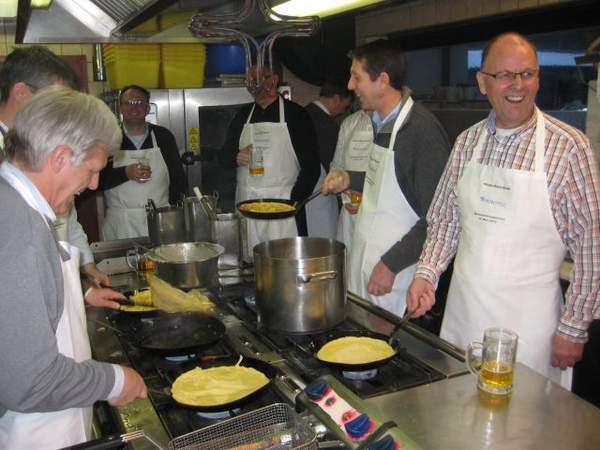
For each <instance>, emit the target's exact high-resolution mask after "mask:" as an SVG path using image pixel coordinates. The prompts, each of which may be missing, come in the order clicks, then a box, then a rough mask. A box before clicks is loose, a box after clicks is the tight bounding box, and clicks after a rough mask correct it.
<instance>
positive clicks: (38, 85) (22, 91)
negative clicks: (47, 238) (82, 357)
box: [0, 45, 116, 307]
mask: <svg viewBox="0 0 600 450" xmlns="http://www.w3.org/2000/svg"><path fill="white" fill-rule="evenodd" d="M53 84H60V85H64V86H69V87H71V88H72V89H79V80H78V79H77V75H76V74H75V72H74V71H73V69H71V67H69V65H68V64H67V63H65V62H64V61H63V60H62V59H60V58H59V57H58V56H56V55H55V54H54V53H52V52H51V51H50V50H48V49H47V48H46V47H42V46H40V45H34V46H31V47H24V48H17V49H15V50H13V51H12V52H11V53H10V54H9V55H8V56H7V57H6V59H5V60H4V62H3V63H2V67H0V159H1V156H2V154H3V148H4V144H5V142H4V137H5V135H6V133H7V132H8V130H9V129H10V128H11V127H12V123H13V121H14V119H15V116H16V114H17V112H18V111H19V110H20V109H21V108H22V107H23V105H25V104H26V103H27V102H28V101H29V100H31V98H32V97H33V95H34V94H35V93H36V92H37V91H38V90H39V89H42V88H44V87H46V86H50V85H53ZM54 230H55V233H57V234H58V235H61V236H60V237H61V238H64V240H67V241H68V242H70V243H71V244H73V245H76V246H77V247H78V248H79V250H80V251H81V271H82V272H83V273H84V274H85V275H86V276H87V277H88V278H89V279H90V280H91V281H92V282H93V284H94V285H95V286H99V285H101V284H103V285H109V284H110V279H109V277H108V276H107V275H106V274H105V273H103V272H101V271H100V270H98V268H97V267H96V264H95V263H94V256H93V254H92V251H91V249H90V246H89V244H88V240H87V235H86V234H85V232H84V231H83V228H82V227H81V225H80V224H79V222H78V221H77V212H76V210H75V206H73V207H72V208H70V210H69V211H68V212H67V213H66V214H65V215H63V216H60V217H58V219H57V220H56V222H55V223H54ZM106 296H107V291H106V290H102V289H94V290H92V291H90V292H89V293H88V295H87V297H86V298H87V300H88V301H89V302H90V303H92V304H95V305H97V306H109V307H110V306H112V307H115V306H116V305H115V304H114V302H112V301H110V300H109V299H110V296H108V298H107V297H106Z"/></svg>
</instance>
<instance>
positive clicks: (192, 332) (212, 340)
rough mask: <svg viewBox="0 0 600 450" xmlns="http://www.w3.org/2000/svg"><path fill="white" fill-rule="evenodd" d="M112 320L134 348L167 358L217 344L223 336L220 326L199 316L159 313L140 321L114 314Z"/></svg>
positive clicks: (206, 316) (214, 318)
mask: <svg viewBox="0 0 600 450" xmlns="http://www.w3.org/2000/svg"><path fill="white" fill-rule="evenodd" d="M111 319H112V320H113V323H114V324H115V327H116V328H117V329H118V330H119V331H120V332H121V334H124V335H126V336H128V337H129V338H130V339H131V340H132V343H133V345H135V346H136V347H138V348H141V349H143V350H148V351H151V352H154V353H157V354H160V355H166V356H179V355H190V354H194V353H196V352H199V351H201V350H202V349H205V348H208V347H210V346H212V345H214V344H216V343H217V342H219V341H220V340H221V339H222V338H223V336H224V335H225V325H223V322H221V321H220V320H219V319H217V318H216V317H213V316H209V315H206V314H200V313H173V314H166V313H162V312H161V313H159V314H157V315H156V316H154V317H149V318H143V319H140V318H137V316H134V315H132V314H128V315H125V314H116V315H114V316H113V317H112V318H111Z"/></svg>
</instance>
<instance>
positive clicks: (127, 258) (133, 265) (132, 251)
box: [125, 248, 140, 272]
mask: <svg viewBox="0 0 600 450" xmlns="http://www.w3.org/2000/svg"><path fill="white" fill-rule="evenodd" d="M139 257H140V255H139V253H138V252H137V249H135V248H132V249H129V250H127V253H125V261H126V262H127V265H128V266H129V268H130V269H133V270H134V271H135V272H137V271H138V260H139ZM131 259H133V263H132V262H131Z"/></svg>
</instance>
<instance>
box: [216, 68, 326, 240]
mask: <svg viewBox="0 0 600 450" xmlns="http://www.w3.org/2000/svg"><path fill="white" fill-rule="evenodd" d="M250 74H251V75H252V76H253V77H255V79H257V78H256V77H257V75H256V68H255V67H253V68H252V69H251V71H250ZM258 79H260V80H262V82H261V83H258V84H259V85H260V86H259V89H258V91H257V92H256V93H255V94H254V99H255V102H254V103H252V104H249V105H248V106H246V107H244V108H242V109H241V110H240V111H239V112H238V113H237V114H236V115H235V117H234V118H233V120H232V121H231V124H230V125H229V129H228V131H227V139H226V141H225V144H224V145H223V148H222V150H221V152H220V153H219V155H218V159H219V162H220V164H221V165H222V166H224V167H237V168H238V171H237V190H236V201H238V202H239V201H243V200H247V199H250V198H285V199H291V200H294V201H297V200H301V199H304V198H306V197H308V196H309V195H310V194H311V193H312V191H313V189H314V187H315V184H316V182H317V179H318V178H319V170H320V167H319V156H318V152H317V148H318V147H317V145H318V144H317V138H316V135H315V130H314V128H313V126H312V123H311V121H310V117H309V116H308V114H307V113H306V111H305V110H304V108H302V107H301V106H299V105H297V104H296V103H293V102H291V101H288V100H285V99H283V98H282V97H281V96H280V95H279V93H278V91H277V85H278V82H279V76H278V75H277V73H275V71H273V72H271V70H269V69H268V68H265V69H264V72H263V74H261V76H260V77H259V78H258ZM253 157H254V161H253V160H252V158H253ZM249 166H250V167H249ZM258 166H260V171H254V172H253V173H254V174H251V173H250V170H249V169H250V168H254V167H258ZM295 218H296V221H295V222H294V221H293V220H277V221H257V220H250V219H249V220H248V249H249V250H250V251H251V249H252V247H253V246H254V245H255V244H258V243H260V242H262V241H265V240H269V239H277V238H282V237H292V236H296V235H300V236H305V235H306V216H305V214H304V211H303V210H301V211H300V212H299V213H298V214H296V216H295Z"/></svg>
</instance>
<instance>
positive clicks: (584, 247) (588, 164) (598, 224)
mask: <svg viewBox="0 0 600 450" xmlns="http://www.w3.org/2000/svg"><path fill="white" fill-rule="evenodd" d="M495 119H496V116H495V113H494V111H492V112H491V113H490V115H489V116H488V118H487V119H486V120H484V121H482V122H479V123H477V124H475V125H474V126H472V127H470V128H469V129H467V130H465V131H464V132H462V133H461V134H460V136H459V137H458V138H457V139H456V143H455V144H454V148H453V149H452V154H451V155H450V159H449V161H448V164H447V165H446V169H445V170H444V174H443V175H442V178H441V179H440V183H439V184H438V187H437V190H436V193H435V196H434V198H433V201H432V203H431V207H430V208H429V212H428V214H427V222H428V230H427V240H426V241H425V244H424V246H423V251H422V253H421V257H420V259H419V262H418V264H417V271H416V275H417V276H420V277H422V278H425V279H427V280H429V281H430V282H432V283H433V284H434V285H437V282H438V278H439V276H440V274H441V273H442V272H443V271H444V270H446V267H447V266H448V264H449V262H450V260H451V259H452V257H453V256H454V255H455V253H456V251H457V249H458V238H459V234H460V229H461V227H460V223H459V208H458V201H457V195H456V192H457V189H456V188H457V183H458V180H459V179H460V177H461V176H462V173H463V170H464V168H465V165H466V163H467V162H468V161H469V160H470V159H471V158H472V155H473V150H474V147H475V144H476V142H477V140H478V138H479V135H480V134H481V133H485V135H482V139H483V140H484V147H483V149H482V152H481V160H480V161H479V162H481V163H482V164H486V165H490V166H494V167H502V168H506V169H516V170H529V171H531V170H532V169H533V164H534V161H535V139H534V137H535V127H536V120H535V114H534V116H533V117H532V118H531V120H530V121H529V122H528V123H527V124H526V125H525V126H523V127H521V128H519V129H517V130H515V132H514V133H512V134H510V135H505V136H499V135H496V133H495V122H496V120H495ZM544 119H545V124H546V142H545V147H546V153H545V166H544V170H545V173H546V177H547V181H548V192H549V196H550V206H551V209H552V215H553V217H554V222H555V225H556V229H557V230H558V233H559V235H560V237H561V239H562V241H563V243H564V244H565V246H566V247H567V248H568V249H569V252H570V254H571V256H572V258H573V261H574V265H573V272H572V274H571V284H570V286H569V289H568V290H567V293H566V299H565V308H564V311H563V314H562V316H561V318H560V322H559V324H558V332H559V333H562V334H563V335H565V337H567V338H568V339H569V340H571V341H574V342H585V341H586V340H587V328H588V326H589V323H590V322H591V321H592V319H594V318H600V298H599V295H598V294H599V292H600V210H599V206H598V205H599V203H600V176H599V174H598V162H597V160H596V157H595V155H594V151H593V149H592V147H591V144H590V142H589V140H588V139H587V137H586V136H585V135H584V134H583V133H582V132H580V131H579V130H576V129H574V128H572V127H570V126H569V125H566V124H565V123H563V122H561V121H559V120H557V119H555V118H553V117H551V116H548V115H546V114H544ZM557 269H558V268H557Z"/></svg>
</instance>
